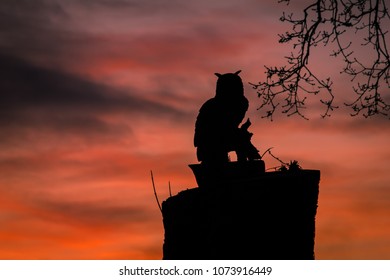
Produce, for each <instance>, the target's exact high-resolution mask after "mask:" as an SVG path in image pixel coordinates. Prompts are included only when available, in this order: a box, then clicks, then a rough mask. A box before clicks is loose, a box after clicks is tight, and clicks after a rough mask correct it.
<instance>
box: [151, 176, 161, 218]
mask: <svg viewBox="0 0 390 280" xmlns="http://www.w3.org/2000/svg"><path fill="white" fill-rule="evenodd" d="M150 177H151V178H152V185H153V191H154V196H155V197H156V201H157V205H158V208H159V209H160V212H161V213H162V208H161V204H160V201H159V200H158V196H157V192H156V186H155V184H154V178H153V171H152V170H150Z"/></svg>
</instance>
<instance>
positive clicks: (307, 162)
mask: <svg viewBox="0 0 390 280" xmlns="http://www.w3.org/2000/svg"><path fill="white" fill-rule="evenodd" d="M292 2H295V4H296V5H293V4H292V5H290V6H285V5H283V4H277V1H276V0H275V1H255V0H224V1H222V0H221V1H209V0H197V1H179V0H170V1H165V0H156V1H135V0H83V1H77V0H67V1H55V0H31V1H29V0H18V1H14V0H2V1H1V2H0V61H1V62H0V63H1V67H0V74H1V78H0V81H1V82H0V91H1V93H0V259H161V258H162V244H163V237H164V236H163V234H164V231H163V225H162V217H161V214H160V212H159V209H158V206H157V204H156V201H155V199H154V195H153V189H152V185H151V180H150V170H153V173H154V177H155V182H156V187H157V192H158V196H159V198H160V201H163V200H165V199H166V198H168V196H169V192H168V182H169V181H170V183H171V186H172V192H173V194H177V193H178V192H180V191H182V190H185V189H187V188H193V187H196V182H195V179H194V177H193V174H192V172H191V170H190V169H189V167H188V164H191V163H196V162H197V160H196V155H195V148H194V147H193V131H194V123H195V119H196V116H197V114H198V110H199V108H200V106H201V105H202V104H203V103H204V102H205V101H206V100H207V99H209V98H211V97H213V96H214V94H215V82H216V77H215V76H214V73H215V72H220V73H226V72H235V71H237V70H242V72H241V74H240V76H241V77H242V79H243V81H244V84H245V95H246V96H247V98H248V99H249V101H250V109H249V111H248V112H247V117H250V118H251V121H252V126H251V127H250V130H251V131H252V132H254V136H253V139H252V140H253V143H254V144H255V145H256V146H257V147H258V148H259V150H260V152H261V153H262V152H264V151H265V150H266V149H268V148H270V147H273V149H272V151H273V154H275V155H276V156H278V157H279V158H281V159H283V160H285V161H290V160H297V161H298V162H299V163H300V165H301V166H302V167H303V168H306V169H318V170H321V182H320V195H319V208H318V214H317V222H316V227H317V230H316V245H315V253H316V259H390V219H389V217H390V148H389V147H390V146H389V139H390V120H389V119H388V118H386V117H373V118H370V119H366V118H364V117H363V116H357V117H350V115H349V114H350V113H351V110H350V108H346V107H344V106H343V103H344V102H345V101H348V100H352V99H353V97H354V95H353V92H352V89H351V83H350V78H349V77H346V76H343V75H340V65H341V63H340V61H338V60H336V59H334V58H331V57H329V49H326V50H322V49H318V50H316V51H315V52H314V54H316V58H314V57H313V60H312V62H313V63H314V69H317V71H318V73H319V74H321V75H332V76H333V79H334V93H335V94H336V95H337V99H336V105H339V106H340V108H339V109H338V110H337V111H335V112H334V113H333V115H332V117H330V118H326V119H322V118H321V116H320V114H321V113H323V110H324V108H323V107H321V104H320V102H319V100H320V98H321V96H319V97H318V98H317V97H315V98H314V99H313V100H312V101H311V103H310V104H312V106H310V107H308V108H307V110H306V111H305V114H306V115H307V116H308V117H309V118H310V120H308V121H307V120H304V119H302V118H300V117H298V116H292V117H286V116H285V115H282V114H277V115H275V117H274V121H272V122H271V121H270V120H267V119H264V118H261V115H262V113H264V112H259V111H257V110H256V109H257V107H258V106H259V105H260V99H259V98H258V97H257V94H256V91H255V90H254V89H252V87H251V86H250V85H249V82H253V83H256V82H259V81H261V80H264V78H265V74H264V71H265V70H264V65H274V66H275V65H281V64H283V62H284V60H283V57H284V56H286V55H288V54H289V52H290V48H289V46H284V45H280V44H279V43H278V36H277V34H279V33H282V32H284V31H285V30H287V29H288V25H287V23H282V22H280V21H279V18H280V16H281V14H282V12H283V11H284V10H285V11H288V12H294V11H295V12H296V13H299V6H300V5H302V3H305V2H307V1H302V0H300V1H297V0H295V1H294V0H293V1H292ZM295 9H296V10H295ZM315 63H317V64H315ZM386 90H387V92H388V91H389V89H386ZM264 161H265V163H266V167H267V168H272V167H275V166H277V165H278V164H279V163H278V162H276V161H275V160H274V159H273V158H272V157H270V156H269V155H266V156H265V157H264ZM288 234H289V233H288V232H286V235H288Z"/></svg>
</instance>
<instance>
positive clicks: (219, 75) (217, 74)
mask: <svg viewBox="0 0 390 280" xmlns="http://www.w3.org/2000/svg"><path fill="white" fill-rule="evenodd" d="M214 74H215V76H217V77H218V78H220V77H221V76H222V75H221V74H219V73H214Z"/></svg>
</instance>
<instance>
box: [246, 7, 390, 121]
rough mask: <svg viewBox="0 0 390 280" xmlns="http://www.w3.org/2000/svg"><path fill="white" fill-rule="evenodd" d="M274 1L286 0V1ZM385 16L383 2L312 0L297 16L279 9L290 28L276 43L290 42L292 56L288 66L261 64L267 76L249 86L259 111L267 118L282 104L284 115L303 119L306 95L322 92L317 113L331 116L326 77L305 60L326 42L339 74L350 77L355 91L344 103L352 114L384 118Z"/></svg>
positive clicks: (386, 106) (386, 90)
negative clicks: (339, 63) (338, 60)
mask: <svg viewBox="0 0 390 280" xmlns="http://www.w3.org/2000/svg"><path fill="white" fill-rule="evenodd" d="M278 2H279V3H281V2H285V3H287V4H289V3H290V0H279V1H278ZM389 19H390V15H389V11H388V9H387V7H386V0H316V1H312V3H311V4H309V5H308V6H307V7H306V8H305V9H303V16H302V17H301V18H298V19H297V18H295V17H294V15H293V14H289V15H286V14H285V13H283V15H282V17H281V18H280V20H281V21H283V22H287V23H289V24H290V25H291V30H290V31H287V32H285V33H284V34H281V35H279V42H280V43H292V46H293V51H292V52H291V54H290V55H289V56H286V60H287V65H285V66H280V67H268V66H265V69H266V80H265V81H264V82H259V83H257V84H253V83H252V84H251V85H252V86H253V87H254V88H255V89H256V90H257V92H258V96H259V97H260V98H261V104H260V106H259V110H262V109H265V110H266V113H265V115H264V116H263V117H267V118H270V119H271V120H272V117H273V115H274V113H275V112H276V111H277V110H278V109H279V107H281V108H282V113H285V114H287V115H288V116H291V115H294V114H296V115H299V116H301V117H303V118H306V117H305V115H304V114H303V109H305V108H306V107H305V105H306V104H305V102H306V99H307V97H308V96H313V95H318V94H319V93H321V94H324V93H325V95H326V98H325V99H320V102H321V103H322V104H323V105H324V106H325V109H324V113H323V114H322V117H328V116H330V114H331V111H333V110H334V109H336V108H338V107H337V106H336V105H335V104H334V100H335V95H334V93H333V91H332V85H333V82H332V80H331V78H330V77H327V78H325V79H321V78H320V77H318V76H317V74H316V73H314V72H313V70H312V68H311V67H310V64H309V58H310V57H311V56H312V53H311V51H312V49H313V48H318V47H320V46H323V47H326V46H328V45H331V46H333V47H334V49H333V51H332V53H331V54H330V55H331V56H333V57H341V58H342V60H343V62H344V67H343V69H341V71H340V72H341V73H343V74H347V75H348V76H350V79H351V83H352V89H353V91H354V93H355V94H356V98H355V99H354V100H353V101H352V102H351V103H346V104H345V105H347V106H349V107H351V108H352V109H353V113H352V114H351V115H352V116H355V115H358V114H360V113H362V114H363V115H364V116H365V117H370V116H373V115H377V114H381V115H385V116H389V111H390V104H389V101H386V100H385V99H384V98H383V94H387V95H386V96H389V95H390V93H389V88H390V81H389V72H390V71H389V69H390V66H389V65H390V56H389V52H388V48H387V43H388V42H387V41H386V39H387V37H386V36H388V30H387V29H386V28H388V26H390V22H389ZM351 32H353V34H354V35H355V37H356V38H361V39H362V42H361V44H360V45H359V44H358V43H357V42H356V40H354V41H353V42H352V41H351V40H347V39H348V38H347V36H346V35H347V34H351ZM345 41H347V42H346V43H345ZM356 44H358V45H356ZM359 48H364V49H365V50H366V51H368V52H371V53H373V55H372V58H371V57H370V56H369V57H368V58H370V59H367V57H363V58H362V57H361V53H359V52H358V50H359ZM359 55H360V56H359ZM367 60H368V61H367ZM387 100H389V98H388V99H387Z"/></svg>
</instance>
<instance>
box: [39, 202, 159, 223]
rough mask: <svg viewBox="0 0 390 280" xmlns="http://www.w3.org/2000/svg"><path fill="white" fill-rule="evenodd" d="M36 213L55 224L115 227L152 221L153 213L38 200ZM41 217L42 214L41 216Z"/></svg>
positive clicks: (85, 203)
mask: <svg viewBox="0 0 390 280" xmlns="http://www.w3.org/2000/svg"><path fill="white" fill-rule="evenodd" d="M36 203H37V204H36V205H35V206H34V207H36V211H37V212H38V213H48V214H47V215H46V214H43V216H46V217H45V219H49V220H50V219H55V220H56V221H57V222H64V223H66V224H76V225H84V226H91V225H93V226H104V227H109V226H111V227H115V226H118V225H123V224H129V223H137V222H143V223H147V222H148V221H150V220H152V219H153V218H154V217H153V213H151V211H149V210H147V209H145V208H144V207H141V206H138V207H137V206H114V205H109V204H105V203H104V202H99V203H92V202H63V201H43V200H39V201H37V202H36ZM41 215H42V214H41Z"/></svg>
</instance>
